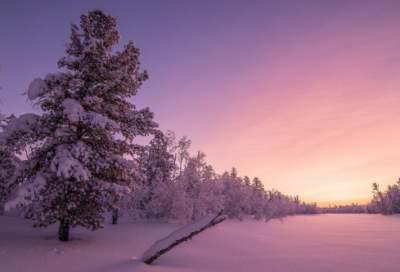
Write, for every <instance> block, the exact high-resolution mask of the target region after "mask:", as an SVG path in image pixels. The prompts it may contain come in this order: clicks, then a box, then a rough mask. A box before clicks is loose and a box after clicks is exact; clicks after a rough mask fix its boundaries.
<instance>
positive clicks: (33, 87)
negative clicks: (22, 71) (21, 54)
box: [28, 78, 48, 100]
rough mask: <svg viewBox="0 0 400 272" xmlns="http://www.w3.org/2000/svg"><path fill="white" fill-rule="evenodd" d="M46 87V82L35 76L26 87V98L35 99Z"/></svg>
mask: <svg viewBox="0 0 400 272" xmlns="http://www.w3.org/2000/svg"><path fill="white" fill-rule="evenodd" d="M47 89H48V87H47V84H46V82H44V80H43V79H41V78H35V79H34V80H33V81H32V82H31V84H29V87H28V98H29V99H30V100H34V99H36V97H38V96H39V95H41V94H42V93H43V92H44V91H46V90H47Z"/></svg>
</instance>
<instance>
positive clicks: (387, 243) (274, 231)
mask: <svg viewBox="0 0 400 272" xmlns="http://www.w3.org/2000/svg"><path fill="white" fill-rule="evenodd" d="M120 219H121V220H120V221H121V222H120V224H119V225H111V224H110V223H106V224H105V229H100V230H97V231H94V232H92V231H90V230H85V229H83V228H76V229H72V230H71V237H72V241H70V242H67V243H62V242H59V241H58V240H57V236H56V234H57V226H51V227H49V228H45V229H41V230H36V229H32V228H30V227H29V226H30V223H31V222H30V221H29V220H26V219H20V218H18V217H13V216H11V215H10V214H8V215H6V216H2V217H0V270H1V271H24V272H25V271H26V272H28V271H100V272H101V271H182V272H183V271H385V272H389V271H400V258H399V257H398V253H399V252H400V235H399V230H400V216H399V215H395V216H390V217H384V216H381V215H367V214H362V215H351V214H346V215H339V214H332V215H308V216H306V215H304V216H295V217H287V218H285V219H284V221H283V223H281V222H280V221H278V220H271V221H270V222H269V223H264V222H259V221H253V220H249V219H248V220H244V221H243V222H239V221H237V220H227V221H225V222H222V223H221V224H219V225H217V226H215V227H212V228H210V229H208V230H206V231H204V232H203V233H201V234H199V235H197V236H195V237H194V238H193V239H192V240H190V241H188V242H186V243H183V244H181V245H179V246H177V247H176V248H174V249H173V250H171V251H170V252H167V253H166V254H165V255H163V256H161V257H160V258H159V259H158V260H156V261H155V262H154V263H153V264H152V265H146V264H144V263H143V262H142V261H141V260H140V257H141V254H143V253H144V252H145V251H146V250H147V249H148V248H149V247H150V246H151V245H152V244H153V243H154V242H155V241H157V240H159V239H162V238H164V237H166V236H167V235H169V234H170V233H172V232H173V231H175V230H176V229H178V228H180V227H181V226H179V225H171V224H166V223H142V224H138V223H133V222H131V221H130V219H129V218H124V217H122V218H120Z"/></svg>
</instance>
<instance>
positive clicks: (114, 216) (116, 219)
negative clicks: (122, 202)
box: [112, 209, 118, 225]
mask: <svg viewBox="0 0 400 272" xmlns="http://www.w3.org/2000/svg"><path fill="white" fill-rule="evenodd" d="M117 223H118V210H117V209H115V210H113V216H112V224H113V225H116V224H117Z"/></svg>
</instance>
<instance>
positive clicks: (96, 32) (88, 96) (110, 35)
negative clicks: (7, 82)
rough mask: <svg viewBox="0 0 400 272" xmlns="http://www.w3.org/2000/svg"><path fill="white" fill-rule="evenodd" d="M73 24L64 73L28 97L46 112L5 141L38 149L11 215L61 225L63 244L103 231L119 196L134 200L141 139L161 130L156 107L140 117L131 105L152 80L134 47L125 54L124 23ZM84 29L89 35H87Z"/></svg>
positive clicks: (94, 19) (86, 17)
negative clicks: (75, 232) (76, 231)
mask: <svg viewBox="0 0 400 272" xmlns="http://www.w3.org/2000/svg"><path fill="white" fill-rule="evenodd" d="M80 19H81V20H80V27H79V26H78V25H77V24H76V23H71V35H70V39H71V41H70V42H67V43H66V44H65V47H66V50H65V52H66V53H67V56H66V57H63V58H61V59H60V60H59V61H58V66H59V68H63V70H62V72H59V73H57V74H48V75H47V76H46V77H45V78H44V80H42V79H40V78H36V79H34V81H33V82H32V83H31V84H30V85H29V89H28V91H27V95H28V98H29V99H30V100H32V101H34V105H35V106H36V107H38V108H40V109H41V110H42V111H43V114H42V115H41V116H39V115H36V114H25V115H22V116H20V117H19V118H18V119H16V120H13V121H11V122H10V123H9V124H8V126H7V128H6V130H5V131H4V133H3V134H2V136H1V141H2V143H3V144H5V145H6V146H7V147H8V148H10V149H11V150H13V151H16V152H21V151H22V150H23V149H24V148H25V147H26V146H30V147H31V152H30V153H29V154H28V159H27V162H25V163H23V165H24V166H23V167H22V168H21V169H20V170H19V172H18V175H17V177H16V178H15V179H14V183H21V184H22V185H23V186H22V188H21V189H19V191H18V193H17V197H16V198H15V199H13V200H11V201H9V202H7V203H6V205H5V210H8V209H11V208H15V207H18V206H23V207H24V216H25V217H26V218H30V219H33V220H35V221H36V222H35V223H34V225H33V226H34V227H47V226H48V225H50V224H54V223H56V222H57V221H60V227H59V239H60V240H61V241H68V240H69V228H70V227H76V226H83V227H86V228H91V229H92V230H95V229H98V228H101V227H103V222H104V220H105V218H104V216H103V213H104V212H105V211H107V210H111V209H115V208H116V207H115V203H114V199H115V197H117V196H118V197H122V196H123V195H125V194H128V193H130V187H131V183H132V180H133V179H134V178H135V176H136V175H138V171H137V165H136V164H135V163H134V162H133V160H128V159H126V157H125V156H126V155H130V156H132V157H133V156H135V154H136V153H137V152H138V150H140V148H141V147H140V146H138V145H134V144H132V140H133V139H134V138H135V137H136V136H138V135H141V136H146V135H149V134H152V133H153V132H154V129H155V128H156V127H157V124H156V123H154V122H153V120H152V119H153V116H154V114H153V113H152V112H151V111H150V109H149V108H145V109H141V110H137V109H136V108H135V106H134V105H133V104H132V103H131V102H130V101H129V100H128V98H130V97H132V96H135V95H136V94H137V92H138V90H139V88H140V87H141V86H142V84H143V82H144V81H145V80H146V79H148V74H147V71H146V70H144V71H143V72H140V71H139V70H140V67H139V65H140V63H139V60H138V58H139V55H140V51H139V49H138V48H136V47H135V44H134V42H133V41H129V43H128V44H127V45H126V46H125V47H124V49H123V50H122V51H121V52H115V53H113V51H112V47H113V46H114V45H115V44H117V43H118V41H119V39H120V35H119V32H118V31H117V30H116V28H115V27H116V19H115V18H113V17H112V16H110V15H107V14H106V13H105V12H103V11H101V10H99V9H97V10H93V11H89V13H88V14H82V15H81V17H80ZM80 29H81V31H80Z"/></svg>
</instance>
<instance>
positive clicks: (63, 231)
mask: <svg viewBox="0 0 400 272" xmlns="http://www.w3.org/2000/svg"><path fill="white" fill-rule="evenodd" d="M58 240H60V241H61V242H67V241H69V224H68V222H66V221H65V220H64V219H61V220H60V227H59V228H58Z"/></svg>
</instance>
